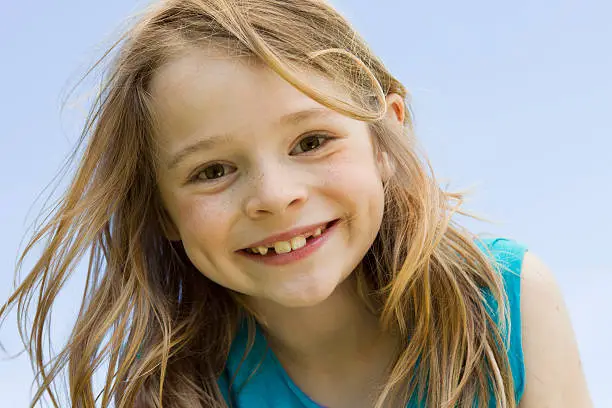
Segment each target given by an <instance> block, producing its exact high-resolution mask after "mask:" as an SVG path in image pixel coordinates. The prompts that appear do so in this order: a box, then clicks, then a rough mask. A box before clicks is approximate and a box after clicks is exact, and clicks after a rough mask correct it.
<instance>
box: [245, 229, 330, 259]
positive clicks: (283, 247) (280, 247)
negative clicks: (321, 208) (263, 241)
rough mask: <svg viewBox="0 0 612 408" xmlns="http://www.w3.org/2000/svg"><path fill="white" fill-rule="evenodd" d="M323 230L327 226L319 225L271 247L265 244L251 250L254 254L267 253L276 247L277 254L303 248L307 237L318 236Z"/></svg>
mask: <svg viewBox="0 0 612 408" xmlns="http://www.w3.org/2000/svg"><path fill="white" fill-rule="evenodd" d="M323 231H325V227H319V228H317V229H316V230H314V231H313V232H310V233H307V234H304V235H298V236H297V237H293V238H291V239H290V240H289V241H278V242H275V243H274V245H273V246H271V247H270V248H268V247H265V246H259V247H255V248H249V250H250V251H251V252H253V253H254V254H261V255H266V254H267V253H268V251H269V249H271V248H274V251H275V252H276V253H277V254H286V253H289V252H291V251H294V250H296V249H300V248H303V247H304V246H305V245H306V238H309V237H311V236H312V237H318V236H320V235H321V234H322V233H323Z"/></svg>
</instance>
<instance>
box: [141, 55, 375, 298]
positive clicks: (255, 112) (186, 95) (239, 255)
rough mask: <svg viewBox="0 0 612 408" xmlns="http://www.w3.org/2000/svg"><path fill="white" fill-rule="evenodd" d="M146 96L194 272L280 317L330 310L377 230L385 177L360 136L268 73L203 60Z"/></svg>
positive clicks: (190, 58)
mask: <svg viewBox="0 0 612 408" xmlns="http://www.w3.org/2000/svg"><path fill="white" fill-rule="evenodd" d="M312 80H313V82H314V81H318V82H317V83H318V84H319V85H321V84H325V82H324V80H322V79H321V78H317V77H315V76H314V75H313V76H312ZM328 90H329V91H330V92H333V91H334V90H333V89H332V88H331V87H330V86H329V85H328ZM151 93H152V96H153V99H154V101H155V102H154V103H155V108H156V111H157V114H158V116H159V119H160V123H161V126H160V129H159V134H158V135H157V138H158V139H157V143H158V147H159V152H158V153H159V164H158V181H159V188H160V192H161V197H162V201H163V204H164V206H165V208H166V209H167V211H168V214H169V215H170V218H171V220H172V222H173V229H174V230H175V231H176V234H177V236H176V239H180V240H181V241H182V243H183V245H184V248H185V251H186V253H187V255H188V257H189V258H190V260H191V262H192V263H193V264H194V265H195V267H196V268H197V269H198V270H199V271H201V272H202V273H203V274H204V275H206V276H207V277H208V278H210V279H211V280H213V281H215V282H217V283H219V284H220V285H222V286H224V287H226V288H229V289H232V290H234V291H236V292H239V293H242V294H244V295H247V296H248V297H256V298H258V299H261V300H267V301H273V302H276V303H278V304H281V305H283V306H308V305H314V304H317V303H318V302H321V301H322V300H324V299H326V298H327V297H328V296H329V295H330V294H331V293H332V292H333V291H334V290H335V288H336V287H337V286H338V285H339V284H341V283H342V282H343V281H344V280H345V279H346V278H347V277H348V276H349V275H350V274H351V272H352V271H353V270H354V269H355V267H356V266H357V265H359V263H360V261H361V260H362V258H363V257H364V255H365V254H366V252H367V251H368V249H369V247H370V246H371V244H372V242H373V241H374V238H375V237H376V235H377V233H378V230H379V228H380V224H381V220H382V214H383V204H384V196H383V188H382V181H381V172H380V169H381V166H380V165H379V163H380V161H379V160H377V155H376V154H375V152H374V148H373V144H372V139H371V136H370V133H369V130H368V126H367V124H366V123H364V122H361V121H358V120H354V119H351V118H348V117H346V116H344V115H341V114H339V113H337V112H335V111H333V110H330V109H327V108H325V107H323V106H322V105H320V104H319V103H317V102H316V101H314V100H312V99H310V98H309V97H307V96H306V95H304V94H302V93H301V92H299V91H298V90H296V89H295V88H293V87H292V86H291V85H290V84H288V83H287V82H285V81H284V80H283V79H282V78H280V77H279V76H278V75H277V74H276V73H274V72H273V71H271V70H270V69H269V68H267V67H263V66H261V65H255V64H253V63H250V64H249V63H248V60H245V59H242V60H241V59H236V58H231V59H230V58H220V57H219V56H215V57H213V55H211V54H210V53H206V52H205V51H204V50H195V49H193V50H191V51H189V52H186V53H184V54H183V55H182V56H180V57H178V58H176V59H174V60H173V61H171V62H170V63H168V64H166V65H165V66H163V67H162V68H161V69H160V70H159V71H158V72H157V73H156V74H155V76H154V78H153V82H152V86H151ZM264 248H265V249H264ZM291 248H293V250H292V249H291ZM287 251H290V252H287ZM262 253H265V255H262Z"/></svg>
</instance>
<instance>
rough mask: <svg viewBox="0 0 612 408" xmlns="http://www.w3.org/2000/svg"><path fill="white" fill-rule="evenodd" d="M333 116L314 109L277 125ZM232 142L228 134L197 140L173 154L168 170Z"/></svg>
mask: <svg viewBox="0 0 612 408" xmlns="http://www.w3.org/2000/svg"><path fill="white" fill-rule="evenodd" d="M333 115H335V112H333V111H332V110H330V109H327V108H318V107H316V108H310V109H305V110H301V111H296V112H292V113H288V114H286V115H283V116H281V117H280V118H279V120H278V124H279V125H280V126H289V125H292V126H296V125H298V124H300V123H302V122H305V121H307V120H310V119H312V118H315V117H329V116H333ZM232 140H233V137H232V135H230V134H228V133H222V134H218V135H213V136H210V137H206V138H205V139H202V140H199V141H197V142H195V143H193V144H191V145H189V146H186V147H184V148H183V149H181V150H179V151H178V152H177V153H176V154H174V155H173V156H172V158H171V159H170V160H169V161H168V170H172V169H173V168H174V167H176V166H177V165H178V164H179V163H180V162H181V161H182V160H184V159H185V158H186V157H187V156H189V155H191V154H193V153H195V152H198V151H200V150H208V149H212V148H213V147H215V146H218V145H220V144H224V143H229V142H231V141H232Z"/></svg>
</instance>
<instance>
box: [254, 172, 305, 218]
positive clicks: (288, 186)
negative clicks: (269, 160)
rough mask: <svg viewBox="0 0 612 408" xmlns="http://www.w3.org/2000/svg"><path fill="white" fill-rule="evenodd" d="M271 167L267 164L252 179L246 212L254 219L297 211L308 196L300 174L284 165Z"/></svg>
mask: <svg viewBox="0 0 612 408" xmlns="http://www.w3.org/2000/svg"><path fill="white" fill-rule="evenodd" d="M271 167H272V166H266V168H265V169H262V170H261V171H259V172H258V174H257V175H256V176H254V177H253V178H252V180H251V189H249V195H248V197H247V198H246V200H245V203H244V212H245V214H246V215H247V216H248V217H250V218H252V219H261V218H265V217H269V216H271V215H283V214H286V213H288V212H292V211H296V210H298V209H300V208H302V206H303V205H304V203H305V202H306V200H307V198H308V193H307V187H306V185H305V183H304V182H303V181H300V180H299V177H297V176H298V175H296V174H294V172H292V171H291V170H290V169H286V168H284V167H283V166H274V167H272V168H271Z"/></svg>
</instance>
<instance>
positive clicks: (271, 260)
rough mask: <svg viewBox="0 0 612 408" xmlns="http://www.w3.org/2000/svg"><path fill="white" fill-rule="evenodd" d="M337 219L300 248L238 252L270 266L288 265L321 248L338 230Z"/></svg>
mask: <svg viewBox="0 0 612 408" xmlns="http://www.w3.org/2000/svg"><path fill="white" fill-rule="evenodd" d="M337 221H339V220H334V221H332V222H331V223H328V227H327V228H326V229H325V230H324V231H323V233H322V234H321V235H319V236H317V237H311V238H310V239H309V240H308V242H307V243H306V246H303V247H302V248H300V249H295V250H293V251H291V252H288V253H285V254H271V255H270V254H268V255H256V254H251V253H249V252H247V251H246V250H240V251H238V253H239V254H240V255H242V256H244V257H245V258H247V259H250V260H251V261H254V262H257V263H262V264H265V265H268V266H283V265H288V264H291V263H293V262H297V261H300V260H302V259H305V258H308V257H309V256H310V255H312V254H314V253H315V252H316V251H317V250H318V249H319V248H321V246H323V245H324V244H325V242H327V240H328V239H329V237H330V236H331V235H332V234H333V233H334V232H335V231H336V227H337V226H338V224H339V222H337ZM321 225H324V224H321ZM315 228H316V227H315ZM306 231H309V230H306ZM272 252H274V251H272Z"/></svg>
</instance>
